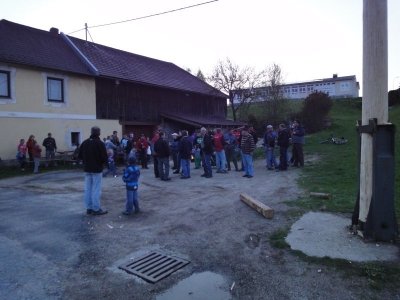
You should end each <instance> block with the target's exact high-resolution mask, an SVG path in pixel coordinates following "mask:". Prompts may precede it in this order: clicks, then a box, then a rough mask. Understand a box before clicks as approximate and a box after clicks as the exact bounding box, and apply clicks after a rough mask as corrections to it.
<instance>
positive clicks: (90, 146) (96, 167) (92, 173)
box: [79, 127, 108, 215]
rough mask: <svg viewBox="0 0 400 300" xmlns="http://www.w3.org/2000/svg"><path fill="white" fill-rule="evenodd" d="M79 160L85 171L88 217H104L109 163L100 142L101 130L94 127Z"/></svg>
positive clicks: (103, 146) (83, 145) (83, 144)
mask: <svg viewBox="0 0 400 300" xmlns="http://www.w3.org/2000/svg"><path fill="white" fill-rule="evenodd" d="M79 159H81V160H82V161H83V165H84V171H85V205H86V213H87V214H88V215H104V214H106V213H107V211H106V210H102V209H101V206H100V197H101V181H102V178H103V174H102V172H103V166H104V164H106V163H107V159H108V157H107V151H106V147H105V145H104V143H103V142H102V141H101V140H100V128H99V127H92V129H91V135H90V138H88V139H87V140H85V141H84V142H83V143H82V145H81V146H80V147H79Z"/></svg>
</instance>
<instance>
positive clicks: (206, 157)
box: [200, 127, 214, 178]
mask: <svg viewBox="0 0 400 300" xmlns="http://www.w3.org/2000/svg"><path fill="white" fill-rule="evenodd" d="M200 134H201V136H202V137H203V141H202V142H201V156H202V159H203V168H204V174H203V175H201V176H202V177H205V178H211V177H212V170H211V155H212V154H213V152H214V148H213V142H212V138H211V135H210V133H208V132H207V129H205V128H204V127H202V128H201V129H200Z"/></svg>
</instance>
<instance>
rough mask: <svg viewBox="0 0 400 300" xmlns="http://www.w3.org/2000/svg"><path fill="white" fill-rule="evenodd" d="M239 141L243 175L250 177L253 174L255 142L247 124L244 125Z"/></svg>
mask: <svg viewBox="0 0 400 300" xmlns="http://www.w3.org/2000/svg"><path fill="white" fill-rule="evenodd" d="M240 143H241V144H240V147H241V149H242V156H243V168H244V175H243V177H247V178H252V177H253V176H254V166H253V151H254V149H255V143H254V138H253V136H252V135H251V133H250V132H249V129H248V128H247V126H245V127H244V128H243V130H242V140H241V142H240Z"/></svg>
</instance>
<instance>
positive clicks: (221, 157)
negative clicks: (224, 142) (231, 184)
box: [215, 150, 226, 171]
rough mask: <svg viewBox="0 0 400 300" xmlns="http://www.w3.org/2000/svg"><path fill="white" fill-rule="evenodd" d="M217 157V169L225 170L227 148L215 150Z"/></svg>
mask: <svg viewBox="0 0 400 300" xmlns="http://www.w3.org/2000/svg"><path fill="white" fill-rule="evenodd" d="M215 158H216V161H217V170H218V171H225V168H226V156H225V150H221V151H216V152H215Z"/></svg>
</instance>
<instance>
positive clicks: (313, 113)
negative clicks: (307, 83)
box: [299, 92, 333, 133]
mask: <svg viewBox="0 0 400 300" xmlns="http://www.w3.org/2000/svg"><path fill="white" fill-rule="evenodd" d="M332 104H333V103H332V100H331V98H330V97H329V96H328V94H326V93H323V92H314V93H312V94H310V95H309V96H308V97H307V98H306V99H305V100H304V106H303V109H302V111H301V112H300V114H299V119H300V120H301V121H302V123H303V124H304V127H305V128H306V130H307V133H313V132H317V131H320V130H322V129H324V128H325V124H326V119H327V116H328V113H329V111H330V109H331V107H332Z"/></svg>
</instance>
